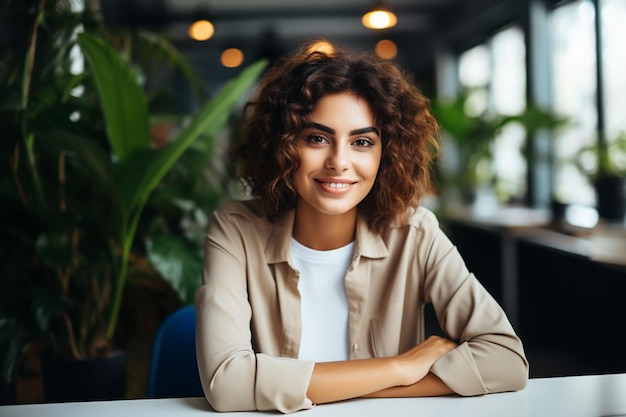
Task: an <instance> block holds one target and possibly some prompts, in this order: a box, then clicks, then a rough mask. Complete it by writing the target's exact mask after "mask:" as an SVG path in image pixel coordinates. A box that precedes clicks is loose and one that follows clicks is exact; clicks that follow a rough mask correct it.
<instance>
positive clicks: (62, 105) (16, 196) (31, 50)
mask: <svg viewBox="0 0 626 417" xmlns="http://www.w3.org/2000/svg"><path fill="white" fill-rule="evenodd" d="M44 3H45V2H41V3H40V6H41V8H40V9H39V13H40V16H39V18H38V19H37V20H36V22H37V23H35V25H34V30H33V31H32V33H31V35H32V36H31V37H30V39H31V40H32V42H30V43H29V44H28V46H27V50H26V52H25V53H24V57H25V65H24V68H25V70H24V71H23V72H21V73H15V72H12V73H9V72H5V73H3V75H4V76H6V77H7V79H9V80H12V81H13V84H12V85H19V86H21V88H20V94H19V95H18V98H17V100H15V101H14V102H12V101H10V100H8V99H7V101H6V102H4V103H2V120H3V121H4V122H6V124H5V126H9V133H10V135H9V136H10V138H9V140H7V141H6V142H5V143H4V144H3V145H2V146H3V150H6V151H8V152H7V153H6V155H10V158H8V159H7V160H5V162H8V163H3V166H2V168H1V169H2V171H3V172H5V173H6V174H7V175H6V177H5V176H3V180H2V183H1V185H2V186H1V188H0V190H1V194H0V195H1V197H2V207H3V208H2V211H3V214H4V216H3V218H4V219H7V221H5V222H4V224H3V228H2V234H3V235H4V236H3V237H5V238H6V240H4V241H7V242H10V243H11V245H8V246H7V247H4V248H3V249H2V253H1V255H2V261H3V263H2V267H3V272H6V273H7V275H5V276H6V277H8V278H7V279H6V281H5V282H3V287H4V288H3V289H4V290H6V291H3V295H7V294H10V295H11V297H8V296H5V297H3V298H6V303H3V306H2V308H0V315H1V317H0V318H1V320H0V327H1V328H0V334H2V336H1V337H0V353H2V354H1V355H0V356H1V357H2V374H3V375H2V376H3V377H4V378H5V379H10V378H11V376H12V375H13V366H14V364H15V363H16V360H17V359H18V358H19V356H20V353H21V352H22V350H23V348H24V347H25V346H26V345H28V343H29V342H32V341H33V340H36V339H37V338H39V337H40V336H41V335H46V336H47V340H49V341H50V344H51V346H52V347H53V348H54V353H55V355H54V356H57V355H63V356H64V357H65V358H71V360H83V361H84V360H85V359H90V358H91V359H93V358H99V357H104V356H112V353H114V352H117V350H118V349H117V348H119V346H118V345H117V344H116V341H115V332H116V328H117V324H118V321H119V313H120V308H121V304H122V296H123V293H124V288H125V286H126V282H127V279H128V276H129V269H130V268H131V267H132V265H133V259H134V251H139V252H141V250H142V247H143V244H144V242H140V241H138V240H139V239H138V236H137V230H138V227H139V225H140V222H141V220H142V215H143V213H144V208H145V207H146V205H147V204H148V202H149V199H150V196H151V195H152V192H153V191H154V190H155V189H156V188H157V186H158V185H159V184H160V183H161V181H162V180H163V178H164V177H165V176H166V174H167V173H168V171H169V170H170V169H171V168H172V167H173V166H174V165H175V164H176V162H177V161H178V160H179V158H180V157H181V156H182V155H183V154H184V153H185V151H186V150H188V149H189V147H190V146H191V145H192V144H193V143H194V142H195V141H196V139H197V138H198V137H200V136H201V135H207V134H212V135H215V134H216V133H217V131H218V130H219V129H220V128H221V127H222V126H223V124H224V123H225V121H226V119H227V117H228V115H229V113H230V112H231V110H232V108H233V106H234V105H235V104H236V103H237V101H238V99H239V98H240V97H241V95H242V94H243V93H244V92H245V91H247V89H248V88H249V87H250V86H251V85H252V84H253V83H254V82H255V80H256V78H257V77H258V76H259V74H260V72H261V71H262V70H263V68H264V65H265V63H264V62H257V63H256V64H254V65H251V66H250V67H248V68H247V69H245V70H244V71H242V73H241V74H240V75H239V76H238V77H237V78H236V79H234V80H231V81H230V82H229V83H228V84H227V85H225V86H224V88H222V90H221V91H220V92H219V93H218V94H217V95H216V96H215V97H213V99H212V100H210V101H209V102H208V103H206V104H205V105H204V106H202V108H200V110H199V111H197V112H196V113H195V114H194V115H193V116H192V117H190V118H189V120H187V121H186V122H185V123H184V124H183V126H182V128H181V129H180V131H179V132H178V134H177V135H176V137H175V139H174V140H172V141H171V142H170V143H168V144H167V145H165V146H163V147H161V148H157V149H155V148H153V147H151V143H150V134H149V131H150V122H151V118H150V113H149V111H148V104H147V99H146V94H145V92H144V91H143V89H142V87H141V85H140V83H139V82H138V80H137V74H136V72H135V71H134V70H133V68H132V66H131V65H130V64H129V62H128V61H127V60H126V59H124V57H123V56H122V55H121V54H120V53H119V51H118V50H117V49H116V48H114V47H113V46H112V45H111V43H110V42H108V41H107V39H106V37H105V36H102V35H101V33H99V32H97V31H93V32H89V28H88V27H87V28H85V32H86V33H81V34H78V36H77V44H78V45H79V47H80V50H81V52H82V54H83V55H84V56H85V58H86V70H85V71H83V72H80V73H77V74H73V73H71V72H70V71H69V70H68V68H62V70H63V71H60V72H59V71H57V72H54V73H48V74H46V71H44V70H41V69H40V68H37V65H40V66H43V67H45V66H46V65H47V64H50V63H51V62H46V61H45V60H44V61H41V60H39V61H35V58H36V57H38V56H41V55H38V54H39V51H38V50H37V45H38V42H37V30H38V25H39V23H40V22H44V23H49V22H46V21H45V19H42V17H43V16H42V13H43V12H44V8H43V7H44ZM65 35H67V36H66V37H64V38H63V39H54V40H53V41H54V42H57V43H58V42H60V43H62V44H63V45H64V48H63V51H62V54H61V55H63V56H64V57H67V55H64V54H66V53H68V51H69V50H70V49H71V46H72V45H73V43H74V42H75V41H73V39H74V38H72V36H71V34H68V33H65ZM55 70H58V68H56V69H55ZM38 71H40V72H38ZM16 80H17V81H16ZM76 87H81V88H83V92H82V94H78V95H74V94H72V93H71V91H73V90H74V89H75V88H76ZM5 97H11V96H9V95H7V96H5ZM138 248H139V249H138ZM3 301H4V300H3ZM113 356H115V355H113ZM118 358H119V356H118ZM121 358H122V359H121V362H122V363H123V355H121ZM63 366H64V368H63V369H64V372H67V370H68V368H67V366H69V365H68V364H67V363H66V364H65V365H63ZM44 379H45V378H44ZM94 379H97V378H94ZM100 379H103V378H100ZM53 385H54V384H53ZM79 385H80V384H79ZM82 385H83V386H86V383H85V382H83V383H82ZM118 386H119V384H118ZM118 393H119V391H118ZM62 395H65V394H59V396H58V397H56V398H50V399H52V400H55V399H56V400H68V399H76V398H72V397H63V396H62ZM94 395H95V396H96V397H100V394H94ZM113 395H114V396H115V395H117V394H113ZM92 397H93V396H92ZM80 399H92V398H80Z"/></svg>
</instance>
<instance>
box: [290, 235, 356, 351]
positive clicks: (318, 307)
mask: <svg viewBox="0 0 626 417" xmlns="http://www.w3.org/2000/svg"><path fill="white" fill-rule="evenodd" d="M353 251H354V242H352V243H350V244H348V245H346V246H343V247H341V248H338V249H333V250H328V251H319V250H314V249H311V248H308V247H306V246H304V245H302V244H301V243H299V242H298V241H296V240H295V239H293V238H292V239H291V259H292V262H293V266H294V267H295V268H296V269H297V270H298V271H299V280H298V291H299V292H300V299H301V319H302V337H301V340H300V352H299V354H298V358H299V359H303V360H313V361H316V362H330V361H340V360H347V359H349V354H350V353H349V352H350V350H349V337H348V299H347V296H346V287H345V277H346V273H347V271H348V267H349V266H350V263H351V261H352V254H353Z"/></svg>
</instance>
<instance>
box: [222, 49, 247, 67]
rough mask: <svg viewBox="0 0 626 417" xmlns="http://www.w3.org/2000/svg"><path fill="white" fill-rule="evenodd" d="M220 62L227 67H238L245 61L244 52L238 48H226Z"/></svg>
mask: <svg viewBox="0 0 626 417" xmlns="http://www.w3.org/2000/svg"><path fill="white" fill-rule="evenodd" d="M220 62H221V63H222V65H223V66H225V67H226V68H237V67H238V66H240V65H241V64H242V63H243V52H241V49H237V48H228V49H225V50H224V52H222V56H221V57H220Z"/></svg>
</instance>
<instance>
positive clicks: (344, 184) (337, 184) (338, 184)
mask: <svg viewBox="0 0 626 417" xmlns="http://www.w3.org/2000/svg"><path fill="white" fill-rule="evenodd" d="M320 184H323V185H325V186H327V187H330V188H346V187H349V186H351V185H352V184H351V183H348V182H321V181H320Z"/></svg>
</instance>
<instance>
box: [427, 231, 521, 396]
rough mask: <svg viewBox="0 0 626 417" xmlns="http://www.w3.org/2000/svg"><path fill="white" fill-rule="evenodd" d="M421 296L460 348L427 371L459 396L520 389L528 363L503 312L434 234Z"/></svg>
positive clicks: (450, 247) (443, 238)
mask: <svg viewBox="0 0 626 417" xmlns="http://www.w3.org/2000/svg"><path fill="white" fill-rule="evenodd" d="M428 270H429V272H428V274H427V278H426V281H425V293H426V294H427V298H428V301H430V302H432V305H433V308H434V309H435V313H436V315H437V317H438V320H439V323H440V325H441V327H442V329H443V330H444V331H445V332H446V334H448V336H449V337H450V338H452V339H454V340H455V341H456V342H458V343H459V346H458V347H457V348H456V349H454V350H452V351H450V352H449V353H447V354H446V355H444V356H442V357H441V358H439V360H438V361H437V362H435V364H434V365H433V367H432V368H431V372H433V373H434V374H435V375H437V376H438V377H439V378H440V379H441V380H442V381H443V382H444V383H445V384H446V385H448V387H450V388H451V389H452V390H453V391H455V392H456V393H458V394H460V395H464V396H469V395H479V394H487V393H492V392H502V391H515V390H520V389H523V388H524V387H525V386H526V383H527V381H528V361H527V360H526V357H525V354H524V349H523V346H522V342H521V340H520V339H519V337H518V336H517V335H516V333H515V331H514V329H513V327H512V326H511V324H510V322H509V320H508V318H507V317H506V314H505V313H504V311H503V309H502V308H501V307H500V305H499V304H498V303H497V302H496V300H495V299H494V298H493V297H492V296H491V295H490V294H489V293H488V292H487V290H486V289H485V288H484V287H483V286H482V284H481V283H480V282H479V281H478V280H477V279H476V277H475V276H474V275H473V274H472V273H470V272H469V271H468V269H467V267H466V266H465V263H464V261H463V259H462V258H461V255H460V254H459V253H458V251H457V249H456V247H454V246H453V244H452V242H450V241H449V239H448V238H447V237H446V236H445V234H443V232H441V231H438V232H435V233H434V236H433V240H432V245H431V247H430V254H429V268H428Z"/></svg>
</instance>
